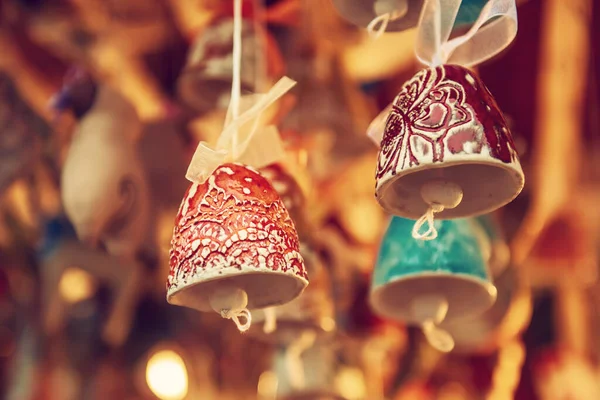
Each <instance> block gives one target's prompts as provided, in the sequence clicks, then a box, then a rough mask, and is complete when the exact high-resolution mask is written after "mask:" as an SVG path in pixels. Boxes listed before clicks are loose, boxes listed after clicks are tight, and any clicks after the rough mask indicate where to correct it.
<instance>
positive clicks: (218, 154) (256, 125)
mask: <svg viewBox="0 0 600 400" xmlns="http://www.w3.org/2000/svg"><path fill="white" fill-rule="evenodd" d="M295 84H296V82H295V81H294V80H292V79H290V78H288V77H283V78H281V79H280V80H279V82H277V83H276V84H275V86H273V87H272V88H271V90H269V92H268V93H266V94H261V95H248V96H243V97H242V98H241V99H240V109H241V113H240V115H239V117H238V118H234V113H233V111H234V110H233V106H230V107H229V110H228V112H227V118H226V121H225V128H224V129H223V132H222V133H221V135H220V136H219V139H218V141H217V144H216V146H215V148H214V149H211V148H210V147H209V146H208V145H207V144H206V143H204V142H201V143H200V144H198V148H197V149H196V152H195V153H194V156H193V157H192V161H191V162H190V165H189V167H188V170H187V173H186V178H187V179H188V180H190V181H192V182H195V183H199V184H202V183H204V182H205V181H206V179H208V177H209V176H210V175H211V174H212V173H213V172H214V171H215V169H217V168H218V167H219V165H222V164H224V163H226V162H241V163H244V164H248V165H252V166H253V167H255V168H261V167H264V166H265V165H268V164H271V163H273V162H275V161H278V160H280V159H281V158H282V157H283V155H284V149H283V144H282V143H281V138H280V136H279V131H278V130H277V128H276V127H275V126H273V125H269V126H263V127H260V123H261V120H260V119H261V116H262V114H263V112H264V111H265V110H266V109H268V108H269V107H270V106H271V105H272V104H273V103H275V102H276V101H277V100H278V99H279V98H281V97H282V96H283V95H284V94H286V93H287V92H288V91H289V90H290V89H291V88H293V87H294V85H295Z"/></svg>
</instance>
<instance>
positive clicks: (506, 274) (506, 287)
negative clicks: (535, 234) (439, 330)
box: [442, 245, 532, 354]
mask: <svg viewBox="0 0 600 400" xmlns="http://www.w3.org/2000/svg"><path fill="white" fill-rule="evenodd" d="M492 246H493V245H492ZM494 285H495V286H496V288H497V290H498V297H497V299H496V302H495V303H494V305H493V306H492V307H491V308H490V309H488V310H487V311H485V312H484V313H483V314H481V315H479V316H476V317H472V318H462V319H459V320H455V321H449V322H447V323H444V324H442V327H443V328H444V329H445V330H446V331H448V332H449V333H450V334H451V335H452V337H453V338H454V342H455V349H454V351H455V352H456V351H457V352H461V353H468V354H473V353H475V354H490V353H492V352H494V351H496V350H497V349H498V348H499V347H502V346H504V345H505V344H507V343H509V342H510V341H512V340H514V339H515V338H516V337H518V336H519V335H520V334H521V333H522V332H523V330H524V329H525V328H526V327H527V326H528V324H529V322H530V319H531V312H532V304H531V291H530V289H529V288H527V287H526V286H525V285H523V284H522V283H521V282H520V281H519V272H518V271H517V270H516V268H514V267H506V268H504V269H503V270H502V272H501V274H499V275H495V276H494Z"/></svg>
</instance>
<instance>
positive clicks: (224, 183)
mask: <svg viewBox="0 0 600 400" xmlns="http://www.w3.org/2000/svg"><path fill="white" fill-rule="evenodd" d="M307 284H308V278H307V274H306V270H305V267H304V261H303V259H302V256H301V255H300V249H299V241H298V236H297V233H296V230H295V228H294V224H293V222H292V220H291V219H290V216H289V214H288V211H287V210H286V208H285V206H284V205H283V202H282V201H281V199H280V198H279V195H278V194H277V192H276V191H275V190H274V189H273V187H272V186H271V185H270V184H269V182H268V181H267V180H266V179H265V178H263V177H262V176H261V175H260V174H259V173H258V172H256V171H255V170H253V169H251V168H249V167H246V166H243V165H241V164H232V163H228V164H224V165H221V166H220V167H218V168H217V169H216V170H215V171H214V172H213V173H212V175H211V176H210V177H209V178H208V180H206V182H204V183H203V184H197V183H194V184H192V185H191V186H190V188H189V189H188V191H187V194H186V196H185V198H184V200H183V202H182V204H181V207H180V209H179V212H178V214H177V218H176V220H175V229H174V232H173V239H172V241H171V253H170V273H169V278H168V282H167V301H169V303H171V304H176V305H182V306H186V307H191V308H195V309H198V310H200V311H210V310H211V309H213V310H215V311H217V312H219V313H221V315H222V316H223V317H225V318H232V319H233V320H234V321H235V322H236V324H237V325H238V327H239V328H240V330H246V329H248V327H249V323H246V324H243V325H240V324H239V321H238V320H237V319H236V318H237V317H238V316H242V315H243V316H245V317H246V318H249V313H248V312H247V310H246V308H248V309H259V308H265V307H270V306H275V305H280V304H284V303H287V302H289V301H291V300H293V299H294V298H296V297H297V296H298V295H299V294H300V293H301V292H302V291H303V290H304V288H305V287H306V285H307ZM241 311H245V313H242V312H241ZM248 322H249V321H248Z"/></svg>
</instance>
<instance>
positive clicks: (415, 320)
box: [370, 217, 496, 351]
mask: <svg viewBox="0 0 600 400" xmlns="http://www.w3.org/2000/svg"><path fill="white" fill-rule="evenodd" d="M434 223H435V225H436V229H437V230H438V237H437V239H436V240H431V241H421V240H417V239H414V238H413V237H412V234H411V232H412V228H413V225H414V221H412V220H409V219H404V218H399V217H392V220H391V223H390V225H389V227H388V230H387V232H386V234H385V237H384V238H383V241H382V244H381V248H380V251H379V257H378V260H377V264H376V267H375V270H374V273H373V281H372V286H371V294H370V302H371V307H372V308H373V310H374V311H375V312H376V313H377V314H379V315H380V316H382V317H385V318H389V319H394V320H401V321H404V322H406V323H407V324H410V325H418V326H421V327H422V328H423V331H424V333H425V336H426V337H427V339H428V341H429V342H430V344H431V345H432V346H434V347H436V348H437V349H439V350H441V351H450V350H451V349H452V347H453V346H454V343H453V340H452V337H450V336H449V334H447V333H446V332H444V331H442V330H441V329H440V328H438V327H437V326H438V325H439V324H440V323H442V322H443V321H444V320H454V319H460V318H462V317H465V316H474V315H478V314H481V313H483V312H484V311H485V310H487V309H488V308H489V307H491V306H492V304H494V301H495V299H496V288H495V286H494V285H493V284H492V283H491V280H490V275H489V272H488V268H487V263H486V259H487V258H488V255H489V251H490V243H489V240H488V239H487V236H486V235H485V233H484V232H483V231H482V228H481V226H480V225H479V224H478V223H476V222H475V221H474V220H472V219H454V220H441V221H435V222H434Z"/></svg>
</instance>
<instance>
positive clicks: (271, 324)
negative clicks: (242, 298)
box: [263, 307, 277, 334]
mask: <svg viewBox="0 0 600 400" xmlns="http://www.w3.org/2000/svg"><path fill="white" fill-rule="evenodd" d="M263 312H264V313H265V324H264V325H263V332H264V333H266V334H269V333H273V332H275V330H277V311H276V309H275V307H268V308H265V309H264V310H263Z"/></svg>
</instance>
